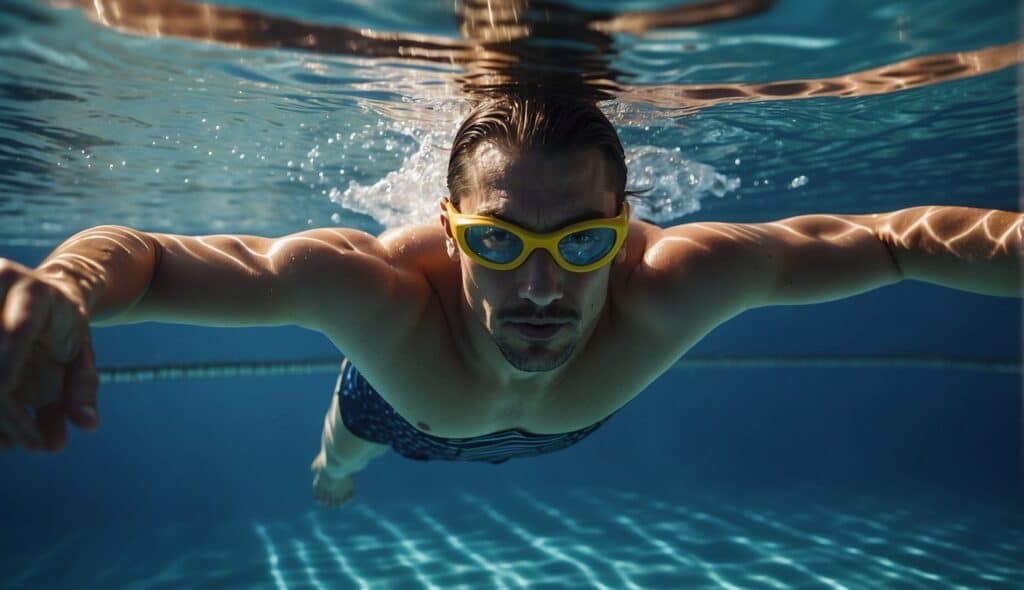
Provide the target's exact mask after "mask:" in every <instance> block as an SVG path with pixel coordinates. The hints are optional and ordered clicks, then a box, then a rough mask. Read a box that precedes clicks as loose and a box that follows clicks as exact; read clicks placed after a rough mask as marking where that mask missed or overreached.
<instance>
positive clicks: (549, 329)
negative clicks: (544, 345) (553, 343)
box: [509, 321, 568, 341]
mask: <svg viewBox="0 0 1024 590" xmlns="http://www.w3.org/2000/svg"><path fill="white" fill-rule="evenodd" d="M509 324H510V325H511V326H512V327H513V328H515V329H516V332H518V333H519V335H520V336H522V337H523V338H524V339H526V340H537V341H544V340H551V339H552V338H554V337H555V335H557V334H558V333H559V332H561V331H562V328H564V327H565V326H566V325H567V324H568V322H558V321H549V322H531V321H526V322H509Z"/></svg>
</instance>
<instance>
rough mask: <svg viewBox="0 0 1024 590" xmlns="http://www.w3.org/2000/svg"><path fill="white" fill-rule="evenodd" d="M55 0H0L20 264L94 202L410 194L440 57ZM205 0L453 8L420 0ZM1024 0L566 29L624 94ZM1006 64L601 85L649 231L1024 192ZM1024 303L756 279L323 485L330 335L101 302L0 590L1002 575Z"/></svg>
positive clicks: (404, 218)
mask: <svg viewBox="0 0 1024 590" xmlns="http://www.w3.org/2000/svg"><path fill="white" fill-rule="evenodd" d="M68 4H69V5H70V7H67V8H64V7H53V6H50V5H48V4H46V3H42V2H31V1H28V0H10V1H9V2H6V3H5V4H4V6H3V7H2V8H0V57H2V59H0V123H2V125H0V256H2V257H6V258H11V259H13V260H16V261H19V262H21V263H23V264H28V265H32V264H35V263H37V262H38V261H40V260H41V259H42V258H43V257H44V256H45V255H46V253H47V252H48V251H49V250H50V249H52V248H53V247H54V246H56V245H57V244H58V243H60V241H61V240H63V239H64V238H66V237H68V236H69V235H71V234H72V233H74V232H76V231H78V230H80V229H83V228H86V227H90V226H93V225H98V224H106V223H116V224H123V225H129V226H133V227H137V228H140V229H144V230H149V231H162V232H176V233H188V234H204V233H251V234H260V235H284V234H288V233H292V232H295V231H301V230H303V229H306V228H309V227H318V226H329V225H341V226H348V227H357V228H360V229H364V230H366V231H371V232H374V233H376V232H380V231H382V230H384V229H386V228H389V227H395V226H399V225H403V224H408V223H419V222H423V221H429V220H431V218H432V216H433V215H434V214H435V208H436V202H437V199H438V198H439V197H440V196H442V195H443V191H444V177H443V174H444V168H445V166H446V163H447V148H448V143H449V142H450V141H451V138H452V136H453V134H454V131H455V128H456V126H457V124H458V122H459V120H460V118H461V117H462V116H463V115H464V114H465V113H466V112H467V111H468V107H467V105H466V99H465V92H464V90H465V88H466V85H467V84H469V83H468V82H466V76H465V70H464V68H463V66H461V65H459V64H453V63H445V62H443V61H430V60H419V61H410V60H408V59H401V58H397V57H393V56H391V57H387V56H386V57H377V58H372V57H368V56H365V55H345V54H344V52H324V51H320V52H318V51H311V50H304V49H301V48H299V49H297V48H291V49H281V48H273V47H253V48H242V47H236V46H231V45H228V44H218V43H206V42H202V41H200V40H197V39H190V38H185V37H181V36H177V37H176V36H174V35H171V34H164V35H163V36H154V35H142V34H139V33H138V32H137V31H136V32H132V31H128V30H115V29H114V28H110V27H105V26H102V25H101V24H98V23H97V22H95V20H96V19H95V18H93V19H90V17H89V14H90V13H89V10H90V8H89V6H92V3H91V2H89V3H84V2H83V3H79V2H77V1H70V2H68ZM465 4H472V2H468V3H465ZM690 4H693V3H690ZM673 5H675V3H672V2H665V1H658V2H629V3H618V2H607V1H601V2H596V1H590V2H572V3H566V4H564V5H563V4H559V5H555V6H556V8H558V7H560V8H558V10H555V9H551V10H553V11H554V13H555V14H558V15H561V18H565V19H570V17H571V18H572V19H578V18H584V17H586V18H596V17H594V15H596V14H598V13H601V12H602V11H603V12H608V11H611V10H625V9H627V8H629V9H652V8H665V7H669V6H673ZM79 6H81V7H79ZM223 6H230V7H236V8H240V9H244V10H247V11H250V12H252V13H258V14H264V15H269V16H272V17H276V18H280V19H291V20H296V21H301V22H306V23H316V24H317V25H319V26H324V27H347V28H349V29H357V30H358V29H372V30H374V31H385V32H396V33H401V34H403V35H407V36H409V35H419V36H421V37H420V38H428V39H432V40H434V41H432V42H435V43H439V44H440V43H441V42H442V41H443V42H448V43H456V42H458V40H459V39H460V32H459V28H458V23H459V22H460V21H459V18H460V17H459V16H458V15H459V10H460V8H459V7H458V6H454V5H453V4H452V3H451V2H441V1H439V0H438V1H432V2H421V3H404V2H398V1H397V0H388V1H386V2H374V3H364V2H354V1H336V0H331V1H326V0H300V1H293V2H290V3H287V5H286V6H285V5H278V4H277V3H271V2H267V1H266V0H236V1H232V2H224V3H223ZM566 15H569V16H566ZM580 15H583V16H580ZM1019 18H1020V14H1019V8H1018V7H1017V6H1016V5H1015V3H1012V2H1008V1H1006V0H975V1H964V2H942V1H937V0H927V1H916V2H907V1H902V0H898V1H880V0H858V1H848V0H779V1H778V2H776V3H774V5H772V6H770V7H769V8H767V9H766V10H765V11H763V12H759V13H758V14H755V15H752V16H750V17H747V18H742V19H737V20H731V21H724V22H717V23H714V24H708V25H703V26H693V27H672V28H666V29H657V30H651V31H648V32H647V33H646V34H645V35H643V36H634V35H630V34H626V33H613V34H611V35H610V36H609V39H610V45H608V46H603V45H601V43H604V42H605V40H604V39H603V38H600V37H597V38H592V37H589V36H584V37H580V38H574V39H573V40H572V44H571V45H570V44H569V42H568V41H566V42H565V45H564V47H563V49H565V48H569V49H572V48H574V47H575V48H582V49H581V51H583V52H584V53H585V54H586V55H587V56H590V57H592V58H593V60H592V61H593V62H594V63H596V65H594V63H590V62H587V63H588V67H595V68H599V69H600V68H603V69H604V70H607V71H608V72H612V73H613V75H611V76H610V79H612V81H613V82H614V85H617V86H618V87H619V88H623V87H626V86H628V85H632V86H655V85H672V84H679V85H681V84H724V83H742V82H770V81H779V80H794V79H809V78H825V77H832V76H839V75H842V74H846V73H850V72H855V71H860V70H866V69H871V68H876V67H880V66H884V65H886V64H890V63H894V62H898V61H901V60H905V59H910V58H914V57H919V56H925V55H933V54H941V53H948V52H959V51H975V50H980V49H983V48H986V47H992V46H997V45H1001V44H1006V43H1010V42H1013V41H1015V40H1016V39H1017V38H1018V35H1019V29H1018V23H1019ZM570 20H571V19H570ZM164 31H165V32H166V31H167V29H164ZM548 41H550V39H549V40H548ZM569 49H565V50H566V51H569ZM595 56H596V57H595ZM527 65H529V66H530V67H536V68H538V71H546V70H545V68H548V69H553V68H554V65H557V64H554V65H552V64H546V63H543V62H542V61H541V62H539V63H536V64H533V63H531V64H527ZM524 67H526V66H524ZM602 71H603V70H602ZM1018 92H1019V91H1018V79H1017V71H1016V68H1014V67H1008V68H1001V69H998V70H996V71H992V72H990V73H986V74H983V75H978V76H973V77H967V78H963V79H958V80H952V81H948V82H940V83H936V84H931V85H925V86H922V87H919V88H914V89H909V90H905V91H901V92H892V93H888V94H876V95H871V96H862V97H852V98H841V99H840V98H831V97H820V98H809V99H803V100H785V101H777V100H772V101H768V100H766V101H757V102H744V103H736V104H720V105H714V106H707V107H705V108H699V109H694V108H674V109H673V108H664V107H656V106H652V105H650V104H646V103H643V102H637V101H630V100H626V99H625V98H620V99H615V100H609V101H607V102H605V103H603V105H602V106H603V108H604V109H605V110H606V112H607V113H608V114H609V117H610V118H611V120H612V121H613V122H614V123H615V124H616V126H617V127H618V129H619V131H620V134H621V137H622V140H623V143H624V146H625V148H626V152H627V158H628V160H629V164H630V185H631V188H649V189H650V191H649V192H648V193H647V194H646V195H645V196H644V197H643V198H642V199H640V200H637V201H636V203H635V205H636V206H637V208H638V210H639V211H641V213H642V214H643V216H645V217H646V218H649V219H653V220H655V221H656V222H657V223H659V224H662V225H673V224H678V223H687V222H690V221H696V220H708V219H713V220H720V221H740V222H742V221H764V220H772V219H778V218H782V217H787V216H792V215H797V214H803V213H815V212H832V213H865V212H877V211H891V210H895V209H899V208H903V207H910V206H916V205H923V204H956V205H966V206H975V207H991V208H998V209H1004V210H1020V204H1019V201H1018V196H1019V194H1020V165H1019V160H1018V153H1019V150H1018V125H1019V122H1020V114H1019V113H1020V111H1019V107H1018ZM1020 333H1021V308H1020V303H1019V300H1017V299H1010V298H996V297H984V296H979V295H973V294H970V293H964V292H957V291H952V290H948V289H942V288H938V287H935V286H932V285H926V284H921V283H911V282H905V283H902V284H899V285H895V286H892V287H888V288H885V289H881V290H878V291H874V292H871V293H866V294H863V295H860V296H857V297H853V298H850V299H847V300H843V301H837V302H832V303H827V304H821V305H815V306H806V307H775V308H765V309H758V310H754V311H751V312H747V313H745V314H743V315H742V316H740V317H738V318H735V319H733V320H731V321H730V322H728V323H726V324H725V325H723V326H721V327H720V328H718V329H717V330H715V331H714V332H713V333H712V334H710V335H709V336H708V337H707V338H706V339H705V340H704V341H702V342H701V343H700V344H699V345H697V346H696V347H695V348H694V349H693V350H692V351H691V352H689V353H688V354H687V356H686V357H684V359H682V361H681V363H680V364H679V365H678V366H677V367H676V368H675V369H673V370H672V371H670V372H669V373H666V374H665V375H664V376H663V377H662V378H661V379H659V380H658V381H657V382H655V383H654V384H653V385H652V386H651V387H650V388H649V389H648V390H647V391H644V392H643V393H642V394H641V395H639V396H638V397H637V398H636V399H635V400H633V401H632V402H630V403H629V404H628V405H627V406H626V407H625V408H623V409H622V411H620V412H619V413H618V414H617V415H616V416H615V418H614V419H613V420H611V421H609V422H608V423H607V424H605V425H604V426H603V427H602V428H601V429H600V430H599V431H597V432H595V433H594V434H593V435H591V436H590V437H589V438H587V440H585V441H583V442H581V443H580V444H579V445H577V446H574V447H572V448H570V449H567V450H565V451H562V452H559V453H555V454H551V455H545V456H540V457H537V458H535V459H529V460H515V461H509V462H508V463H504V464H502V465H499V466H493V465H475V464H468V463H447V462H428V463H421V462H414V461H408V460H404V459H402V458H401V457H399V456H396V455H395V454H393V453H389V454H387V455H385V456H383V457H381V458H380V459H377V460H375V461H374V462H373V463H372V464H371V465H370V466H369V467H368V468H367V469H366V470H365V471H364V472H362V473H360V474H359V475H358V476H357V477H356V494H357V497H356V500H355V501H354V502H353V503H352V504H350V505H348V506H345V507H343V508H342V509H340V510H336V511H330V510H324V509H321V508H318V507H317V506H316V505H315V503H314V501H313V498H312V494H311V490H310V482H311V474H310V473H309V462H310V461H311V460H312V458H313V456H314V455H315V453H316V452H317V449H318V446H319V442H320V431H321V427H322V420H323V412H324V411H325V410H326V408H327V406H328V404H329V401H330V395H331V390H332V387H333V385H334V380H335V377H336V375H335V374H333V373H332V372H331V371H332V369H331V367H332V366H333V367H336V366H337V361H338V360H339V358H340V352H339V351H337V350H336V349H335V348H334V347H333V346H332V345H331V344H330V343H329V342H328V341H327V340H326V339H325V338H324V337H322V336H321V335H319V334H316V333H311V332H308V331H303V330H300V329H298V328H273V329H269V328H260V329H255V328H253V329H232V330H228V329H213V328H198V327H190V326H176V325H167V324H156V323H146V324H139V325H132V326H119V327H114V328H94V329H93V335H94V340H95V343H96V350H97V357H98V359H97V362H98V364H99V365H100V366H101V368H102V369H103V374H104V379H105V382H104V384H103V385H102V386H101V390H100V415H101V428H100V429H99V430H98V431H97V432H95V433H91V434H82V433H79V432H72V433H71V436H70V438H69V441H68V446H67V448H66V450H65V451H64V452H63V453H61V454H59V455H52V456H49V455H30V454H26V453H21V452H16V453H5V454H3V455H0V473H3V474H4V477H3V480H2V481H3V482H4V485H3V486H0V498H2V499H3V503H2V504H0V506H2V510H0V580H3V583H2V584H0V587H3V588H5V589H8V588H9V589H11V590H15V589H38V588H54V589H60V588H218V589H220V588H277V589H280V588H343V589H347V588H369V589H373V590H377V589H379V588H396V589H405V588H439V589H445V590H447V589H455V588H467V589H468V588H472V589H476V588H531V589H537V588H611V589H625V588H670V589H678V588H704V587H709V588H743V589H746V588H780V589H782V588H819V587H822V588H972V589H973V588H1019V587H1022V586H1024V558H1022V557H1021V556H1022V555H1024V476H1022V472H1021V469H1022V466H1024V452H1022V442H1024V435H1022V426H1021V422H1022V419H1024V409H1022V393H1021V391H1022V386H1021V379H1020V355H1021V336H1020ZM211 366H212V367H213V368H212V369H211V368H210V367H211ZM204 367H205V369H204ZM169 369H177V371H176V372H173V371H170V372H169Z"/></svg>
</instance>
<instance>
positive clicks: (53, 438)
mask: <svg viewBox="0 0 1024 590" xmlns="http://www.w3.org/2000/svg"><path fill="white" fill-rule="evenodd" d="M36 422H37V423H38V424H39V430H41V431H42V433H43V440H44V441H45V445H46V446H45V448H46V450H48V451H50V452H56V451H59V450H61V449H63V448H64V442H65V441H66V440H67V427H66V426H65V425H64V404H62V403H60V402H57V403H52V404H47V405H45V406H43V407H41V408H39V409H38V410H36Z"/></svg>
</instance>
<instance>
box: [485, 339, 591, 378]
mask: <svg viewBox="0 0 1024 590" xmlns="http://www.w3.org/2000/svg"><path fill="white" fill-rule="evenodd" d="M495 344H497V345H498V350H500V351H501V354H502V356H504V357H505V360H506V361H508V363H509V364H510V365H512V366H513V367H515V368H517V369H519V370H520V371H526V372H530V373H541V372H544V371H553V370H555V369H557V368H558V367H561V366H562V365H564V364H565V363H566V361H568V360H569V357H571V356H572V353H573V351H574V350H576V343H575V342H572V343H569V344H567V345H565V346H562V347H560V348H557V349H554V350H551V349H547V348H545V347H543V346H540V345H537V344H528V345H527V347H526V348H525V349H524V348H522V345H519V346H515V345H514V344H513V343H512V342H510V341H509V339H507V338H496V339H495Z"/></svg>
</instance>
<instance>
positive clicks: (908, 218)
mask: <svg viewBox="0 0 1024 590" xmlns="http://www.w3.org/2000/svg"><path fill="white" fill-rule="evenodd" d="M863 217H864V218H867V219H870V220H871V221H872V226H873V228H874V230H875V233H876V235H877V236H878V238H879V239H880V240H881V241H882V242H883V243H885V244H886V245H887V246H888V247H889V250H890V251H891V252H892V255H893V257H894V258H895V260H896V263H897V265H898V266H899V268H900V271H901V273H902V275H903V278H907V279H915V280H919V281H925V282H929V283H935V284H938V285H943V286H946V287H952V288H954V289H961V290H964V291H973V292H975V293H983V294H987V295H1002V296H1010V297H1018V296H1020V295H1021V294H1022V289H1021V264H1022V263H1024V215H1022V214H1020V213H1015V212H1009V211H997V210H992V209H974V208H970V207H937V206H936V207H914V208H910V209H903V210H900V211H895V212H892V213H884V214H879V215H869V216H863Z"/></svg>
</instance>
